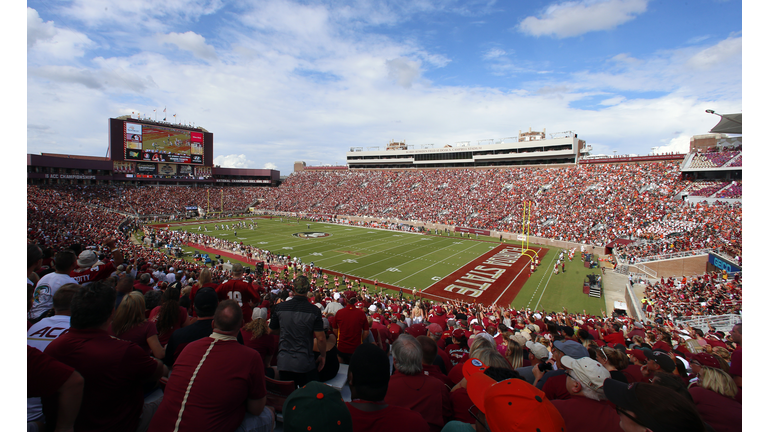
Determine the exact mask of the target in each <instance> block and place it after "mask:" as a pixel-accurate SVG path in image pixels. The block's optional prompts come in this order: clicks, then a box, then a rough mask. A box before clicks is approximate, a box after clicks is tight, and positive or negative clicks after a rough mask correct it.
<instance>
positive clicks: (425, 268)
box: [395, 244, 477, 290]
mask: <svg viewBox="0 0 768 432" xmlns="http://www.w3.org/2000/svg"><path fill="white" fill-rule="evenodd" d="M475 246H477V245H474V244H473V245H470V246H469V247H468V248H467V249H464V250H462V251H459V252H456V253H455V254H453V255H451V256H448V257H445V258H443V259H442V260H440V261H437V262H435V263H434V264H432V265H430V266H427V267H424V268H423V269H421V270H419V271H417V272H415V273H411V274H410V275H409V276H406V277H404V278H402V279H400V280H399V281H396V282H395V283H400V282H402V281H404V280H406V279H408V278H409V277H411V276H415V275H417V274H419V273H421V272H423V271H424V270H427V269H428V268H430V267H434V266H436V265H438V264H440V263H442V262H443V261H445V260H447V259H450V258H453V257H455V256H456V255H458V254H461V253H465V252H468V251H469V250H470V249H472V248H473V247H475ZM447 247H450V246H447ZM443 249H445V248H443ZM440 250H442V249H440ZM435 252H437V251H435ZM417 259H419V258H417ZM413 261H415V260H411V261H408V262H407V263H406V264H409V263H411V262H413ZM440 280H442V278H441V279H440ZM437 282H439V281H435V283H437ZM432 285H434V284H432ZM432 285H429V286H428V287H426V288H424V289H425V290H426V289H429V287H431V286H432Z"/></svg>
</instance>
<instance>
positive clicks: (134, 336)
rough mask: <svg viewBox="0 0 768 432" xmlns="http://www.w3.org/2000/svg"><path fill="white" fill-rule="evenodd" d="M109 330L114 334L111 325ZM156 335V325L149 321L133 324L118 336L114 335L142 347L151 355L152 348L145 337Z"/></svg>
mask: <svg viewBox="0 0 768 432" xmlns="http://www.w3.org/2000/svg"><path fill="white" fill-rule="evenodd" d="M109 330H110V331H109V334H111V335H113V336H114V333H113V332H112V328H111V327H110V329H109ZM156 335H157V326H156V325H155V323H153V322H150V321H144V322H142V323H141V324H138V325H135V326H133V328H131V329H130V330H128V331H127V332H125V333H123V334H121V335H120V336H115V337H117V338H120V339H122V340H127V341H130V342H133V343H135V344H136V345H138V346H139V347H140V348H141V349H143V350H144V351H145V352H146V353H147V355H151V354H152V350H151V349H150V348H149V342H147V339H149V338H151V337H152V336H156Z"/></svg>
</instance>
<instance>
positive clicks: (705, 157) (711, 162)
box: [689, 150, 741, 169]
mask: <svg viewBox="0 0 768 432" xmlns="http://www.w3.org/2000/svg"><path fill="white" fill-rule="evenodd" d="M737 157H738V163H739V165H733V162H734V161H735V159H734V158H737ZM729 162H730V163H729ZM724 166H741V150H722V151H716V152H705V153H695V154H694V157H693V160H692V161H691V162H690V165H689V168H697V169H704V168H721V167H724Z"/></svg>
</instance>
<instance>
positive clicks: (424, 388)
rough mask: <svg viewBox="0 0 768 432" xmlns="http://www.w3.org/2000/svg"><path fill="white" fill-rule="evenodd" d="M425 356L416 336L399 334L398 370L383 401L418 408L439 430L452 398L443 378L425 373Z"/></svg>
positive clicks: (394, 356)
mask: <svg viewBox="0 0 768 432" xmlns="http://www.w3.org/2000/svg"><path fill="white" fill-rule="evenodd" d="M422 358H423V353H422V349H421V344H420V343H419V341H417V340H416V338H414V337H413V336H411V335H407V334H402V335H400V337H398V338H397V340H396V341H395V343H394V344H392V361H393V363H394V366H395V373H394V374H393V375H392V377H391V378H390V380H389V388H388V389H387V395H386V397H385V398H384V402H386V403H387V404H389V405H398V406H401V407H403V408H407V409H409V410H413V411H416V412H418V413H419V414H421V416H422V417H424V420H426V421H427V423H429V430H430V431H433V432H437V431H440V430H441V429H442V428H443V426H444V425H445V422H446V421H447V420H448V419H449V418H450V417H451V414H452V409H451V399H450V395H449V391H448V387H446V386H445V384H443V383H442V381H440V380H439V379H437V378H434V377H431V376H427V375H424V374H423V373H422V366H421V362H422Z"/></svg>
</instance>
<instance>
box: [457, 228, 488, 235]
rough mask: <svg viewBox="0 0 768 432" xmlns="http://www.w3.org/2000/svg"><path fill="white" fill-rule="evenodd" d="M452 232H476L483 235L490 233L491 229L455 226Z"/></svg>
mask: <svg viewBox="0 0 768 432" xmlns="http://www.w3.org/2000/svg"><path fill="white" fill-rule="evenodd" d="M453 232H459V233H470V234H478V235H484V236H489V235H491V231H490V230H484V229H476V228H465V227H456V228H454V229H453Z"/></svg>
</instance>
